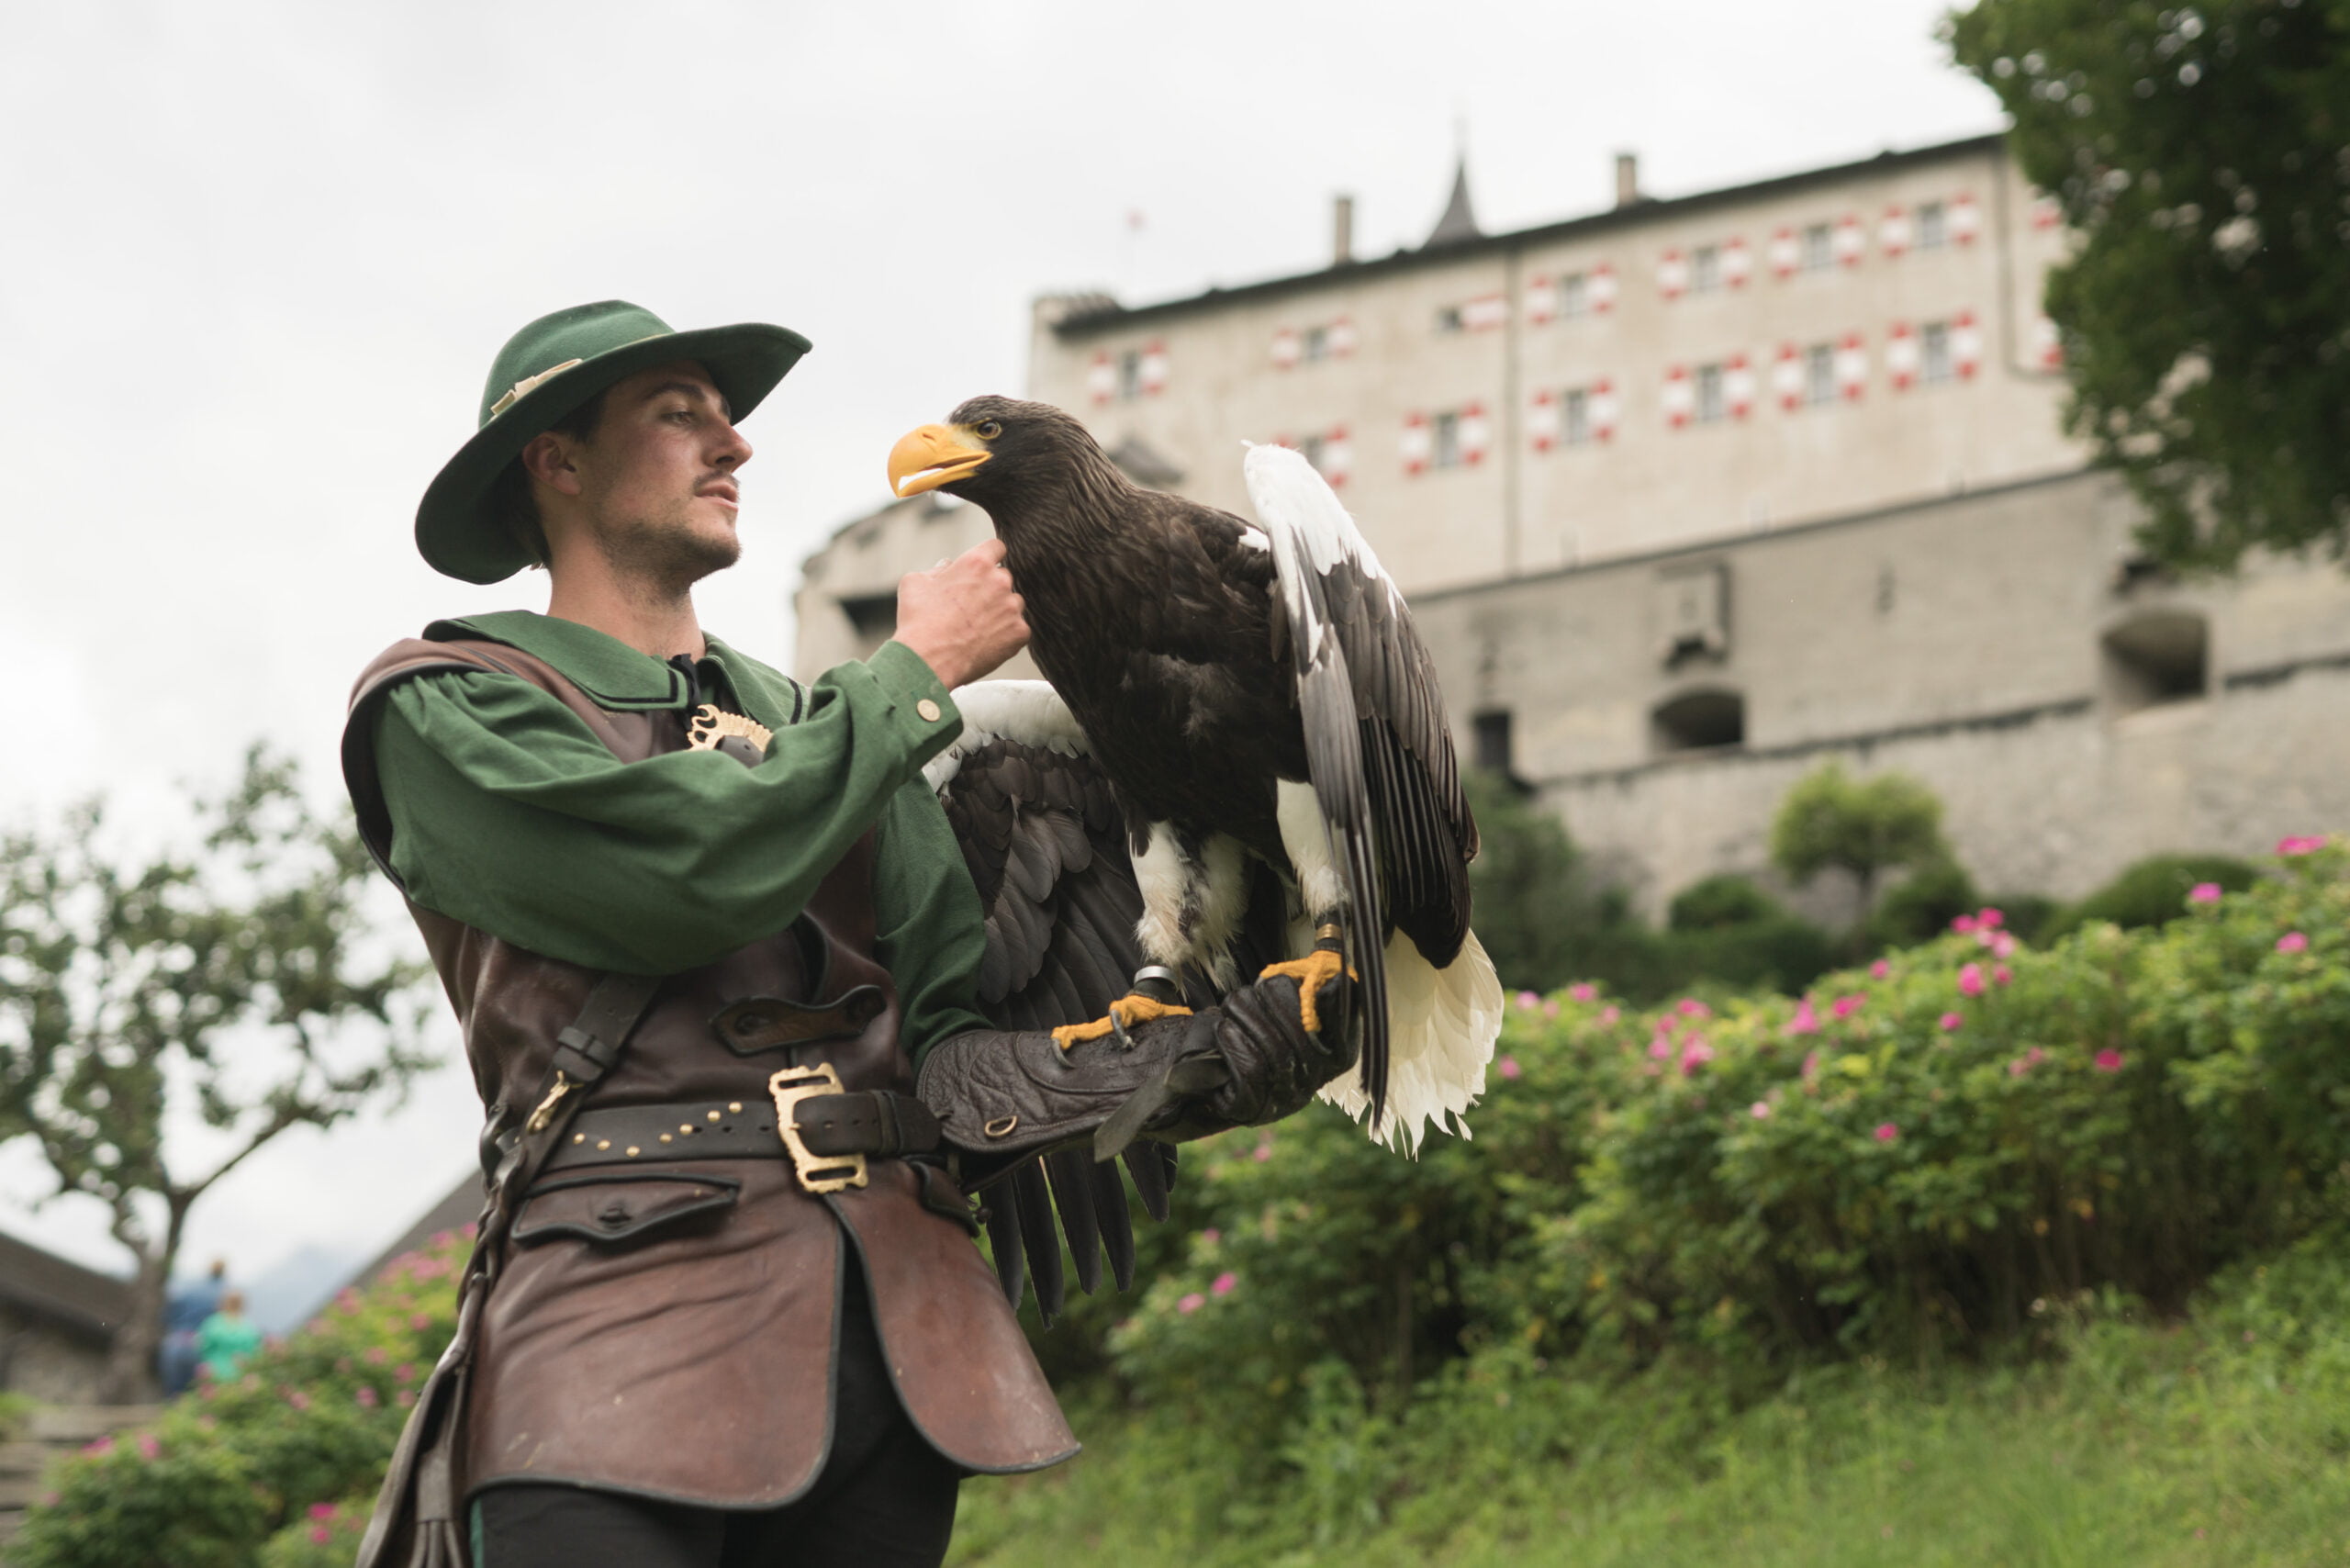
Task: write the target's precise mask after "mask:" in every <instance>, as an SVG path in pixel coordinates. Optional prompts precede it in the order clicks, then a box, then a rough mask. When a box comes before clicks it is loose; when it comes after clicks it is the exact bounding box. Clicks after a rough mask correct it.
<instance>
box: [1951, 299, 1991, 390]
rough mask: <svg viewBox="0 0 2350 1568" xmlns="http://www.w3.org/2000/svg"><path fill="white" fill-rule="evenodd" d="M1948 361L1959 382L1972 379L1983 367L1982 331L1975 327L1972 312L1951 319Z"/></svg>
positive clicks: (1968, 311) (1962, 313)
mask: <svg viewBox="0 0 2350 1568" xmlns="http://www.w3.org/2000/svg"><path fill="white" fill-rule="evenodd" d="M1950 359H1951V364H1952V366H1953V368H1955V369H1956V370H1957V372H1958V375H1959V378H1960V379H1961V380H1969V379H1972V378H1973V376H1974V375H1975V372H1976V371H1977V370H1980V369H1981V368H1982V367H1983V329H1982V328H1980V327H1978V326H1976V325H1975V312H1974V311H1972V310H1962V311H1960V312H1959V313H1958V314H1957V315H1955V316H1953V317H1952V318H1951V320H1950Z"/></svg>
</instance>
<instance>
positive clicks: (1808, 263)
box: [1799, 223, 1836, 273]
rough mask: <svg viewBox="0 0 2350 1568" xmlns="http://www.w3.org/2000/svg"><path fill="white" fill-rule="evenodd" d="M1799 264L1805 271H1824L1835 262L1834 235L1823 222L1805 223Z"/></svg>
mask: <svg viewBox="0 0 2350 1568" xmlns="http://www.w3.org/2000/svg"><path fill="white" fill-rule="evenodd" d="M1799 264H1800V266H1801V268H1802V270H1803V271H1805V272H1807V273H1824V272H1827V271H1829V270H1830V268H1832V267H1834V266H1835V264H1836V237H1835V235H1834V234H1832V233H1831V232H1830V230H1829V227H1828V225H1827V224H1825V223H1812V224H1807V225H1805V227H1804V231H1803V252H1802V259H1801V262H1800V263H1799Z"/></svg>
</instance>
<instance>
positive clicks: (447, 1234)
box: [425, 1230, 471, 1247]
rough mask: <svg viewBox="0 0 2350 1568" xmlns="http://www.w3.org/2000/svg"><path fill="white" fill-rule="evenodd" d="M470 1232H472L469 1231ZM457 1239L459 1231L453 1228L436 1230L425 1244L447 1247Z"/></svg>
mask: <svg viewBox="0 0 2350 1568" xmlns="http://www.w3.org/2000/svg"><path fill="white" fill-rule="evenodd" d="M468 1234H471V1233H470V1232H468ZM456 1239H457V1233H456V1232H455V1231H453V1230H436V1231H434V1232H433V1233H432V1239H431V1241H429V1242H427V1243H426V1244H425V1245H427V1246H429V1247H446V1246H448V1245H449V1243H451V1242H452V1241H454V1240H456Z"/></svg>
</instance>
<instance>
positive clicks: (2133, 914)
mask: <svg viewBox="0 0 2350 1568" xmlns="http://www.w3.org/2000/svg"><path fill="white" fill-rule="evenodd" d="M2258 876H2259V873H2258V872H2257V871H2255V869H2254V868H2252V867H2251V866H2250V865H2249V864H2247V863H2246V862H2244V861H2242V860H2237V859H2233V858H2232V857H2228V856H2225V855H2150V856H2148V857H2146V858H2145V859H2143V860H2140V861H2137V862H2135V863H2133V864H2132V865H2131V866H2130V867H2129V868H2127V869H2125V870H2124V871H2123V872H2122V873H2121V875H2120V876H2118V877H2116V878H2114V879H2113V880H2111V881H2109V882H2108V883H2106V885H2105V886H2103V887H2101V888H2099V889H2098V890H2097V891H2095V892H2093V893H2091V894H2090V895H2089V896H2088V897H2087V898H2085V899H2083V900H2082V901H2081V902H2078V903H2076V904H2074V905H2072V906H2071V907H2070V908H2068V909H2065V910H2064V911H2062V912H2061V913H2058V914H2057V915H2056V916H2055V917H2054V918H2053V920H2052V921H2050V923H2049V924H2048V929H2047V932H2046V935H2048V936H2050V937H2055V936H2062V935H2065V934H2066V933H2068V932H2073V931H2077V930H2079V929H2080V928H2081V927H2082V926H2084V925H2086V924H2088V923H2090V922H2091V921H2096V920H2109V921H2111V922H2112V923H2113V924H2116V925H2119V926H2121V927H2122V928H2123V929H2124V930H2136V929H2138V928H2139V927H2142V926H2148V925H2164V924H2168V923H2169V922H2171V921H2174V920H2177V918H2178V917H2179V916H2181V915H2183V914H2185V913H2187V912H2188V907H2189V906H2188V902H2187V895H2188V893H2190V892H2192V891H2193V890H2195V889H2196V888H2197V887H2199V886H2202V885H2205V884H2210V885H2211V886H2215V887H2217V888H2219V889H2220V890H2222V891H2223V892H2231V893H2240V892H2243V891H2244V890H2245V889H2247V888H2249V887H2251V886H2252V884H2253V882H2254V881H2255V879H2257V878H2258Z"/></svg>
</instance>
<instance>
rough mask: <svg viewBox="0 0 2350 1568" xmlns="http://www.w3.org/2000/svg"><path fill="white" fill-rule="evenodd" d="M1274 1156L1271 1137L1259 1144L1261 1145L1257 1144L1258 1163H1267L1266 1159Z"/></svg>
mask: <svg viewBox="0 0 2350 1568" xmlns="http://www.w3.org/2000/svg"><path fill="white" fill-rule="evenodd" d="M1272 1157H1273V1145H1272V1140H1271V1139H1270V1138H1268V1139H1267V1140H1266V1141H1264V1142H1263V1143H1260V1144H1259V1145H1258V1146H1257V1155H1256V1159H1257V1163H1258V1164H1259V1165H1262V1164H1264V1163H1265V1161H1267V1160H1268V1159H1271V1158H1272Z"/></svg>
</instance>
